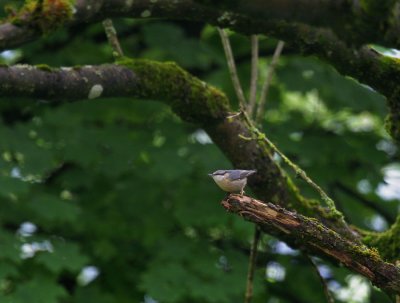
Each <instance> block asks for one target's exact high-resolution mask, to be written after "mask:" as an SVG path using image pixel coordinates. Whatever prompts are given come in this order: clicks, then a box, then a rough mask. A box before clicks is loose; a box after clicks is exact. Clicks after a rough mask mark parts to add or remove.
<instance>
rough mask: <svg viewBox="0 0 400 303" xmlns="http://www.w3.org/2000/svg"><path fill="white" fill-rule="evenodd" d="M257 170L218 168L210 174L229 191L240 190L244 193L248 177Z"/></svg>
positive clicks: (223, 188) (220, 185)
mask: <svg viewBox="0 0 400 303" xmlns="http://www.w3.org/2000/svg"><path fill="white" fill-rule="evenodd" d="M256 172H257V171H256V170H241V169H233V170H217V171H215V172H213V173H212V174H208V175H209V176H210V177H212V178H213V179H214V181H215V183H217V185H218V186H219V187H220V188H221V189H222V190H224V191H227V192H230V193H232V192H240V194H241V195H243V193H244V190H243V189H244V187H245V186H246V184H247V177H248V176H250V175H252V174H254V173H256Z"/></svg>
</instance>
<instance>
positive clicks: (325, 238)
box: [221, 195, 400, 294]
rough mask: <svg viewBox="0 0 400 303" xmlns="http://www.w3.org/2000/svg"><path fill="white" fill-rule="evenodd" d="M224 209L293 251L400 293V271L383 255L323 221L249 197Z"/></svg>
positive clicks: (236, 198) (233, 198)
mask: <svg viewBox="0 0 400 303" xmlns="http://www.w3.org/2000/svg"><path fill="white" fill-rule="evenodd" d="M221 203H222V206H223V207H224V208H225V209H227V210H228V211H230V212H232V213H235V214H238V215H240V216H242V217H243V218H244V219H246V220H248V221H251V222H253V223H255V224H257V225H258V226H259V227H260V228H261V230H262V231H264V232H267V233H269V234H273V235H276V236H277V237H279V239H283V240H284V241H286V242H287V243H289V244H290V245H292V246H293V247H297V248H300V249H302V250H305V251H307V252H310V253H312V254H316V255H319V256H322V257H324V258H329V259H330V260H333V261H335V262H336V263H340V264H343V265H344V266H346V267H348V268H349V269H351V270H352V271H355V272H358V273H359V274H361V275H363V276H365V277H367V278H368V279H369V280H370V281H371V282H372V283H373V284H374V285H376V286H378V287H380V288H382V289H384V290H386V291H389V292H392V293H397V294H399V293H400V268H399V267H397V266H396V265H394V264H391V263H386V262H384V261H383V259H382V258H381V257H380V255H379V253H378V252H377V251H376V250H374V249H370V248H368V247H367V246H365V245H364V244H360V243H355V242H352V241H349V240H348V239H346V238H344V237H342V236H341V235H340V234H338V233H336V232H335V231H333V230H332V229H330V228H328V227H326V226H325V225H323V224H321V223H320V222H319V221H317V220H315V219H313V218H309V217H305V216H303V215H300V214H298V213H294V212H291V211H288V210H286V209H284V208H282V207H280V206H277V205H275V204H272V203H265V202H262V201H259V200H255V199H252V198H250V197H247V196H240V195H230V196H229V197H228V198H226V199H225V200H223V201H222V202H221Z"/></svg>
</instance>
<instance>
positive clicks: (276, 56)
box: [256, 41, 285, 123]
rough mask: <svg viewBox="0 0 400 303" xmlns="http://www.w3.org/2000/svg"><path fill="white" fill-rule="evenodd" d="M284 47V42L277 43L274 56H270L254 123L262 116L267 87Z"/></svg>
mask: <svg viewBox="0 0 400 303" xmlns="http://www.w3.org/2000/svg"><path fill="white" fill-rule="evenodd" d="M284 46H285V42H283V41H279V42H278V45H277V46H276V48H275V51H274V55H273V56H272V61H271V63H270V64H269V67H268V72H267V76H266V78H265V81H264V84H263V86H262V89H261V96H260V100H259V102H258V109H257V116H256V121H257V123H259V122H260V121H261V119H262V117H263V115H264V110H265V102H266V99H267V96H268V91H269V87H270V85H271V81H272V76H273V75H274V71H275V67H276V64H277V63H278V60H279V57H280V55H281V53H282V49H283V47H284Z"/></svg>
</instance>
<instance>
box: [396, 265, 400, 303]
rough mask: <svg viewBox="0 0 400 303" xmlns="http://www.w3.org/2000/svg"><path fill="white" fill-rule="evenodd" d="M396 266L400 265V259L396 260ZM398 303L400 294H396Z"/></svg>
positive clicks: (399, 302)
mask: <svg viewBox="0 0 400 303" xmlns="http://www.w3.org/2000/svg"><path fill="white" fill-rule="evenodd" d="M396 266H397V267H400V260H397V261H396ZM396 303H400V295H397V296H396Z"/></svg>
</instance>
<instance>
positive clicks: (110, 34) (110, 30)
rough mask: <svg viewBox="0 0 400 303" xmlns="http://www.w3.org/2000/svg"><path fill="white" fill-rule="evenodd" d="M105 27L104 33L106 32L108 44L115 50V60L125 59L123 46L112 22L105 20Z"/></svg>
mask: <svg viewBox="0 0 400 303" xmlns="http://www.w3.org/2000/svg"><path fill="white" fill-rule="evenodd" d="M103 27H104V31H105V32H106V36H107V39H108V43H110V45H111V47H112V49H113V56H114V58H120V57H123V56H124V53H123V52H122V48H121V45H120V44H119V41H118V37H117V31H116V30H115V27H114V25H113V22H112V20H111V19H105V20H104V21H103Z"/></svg>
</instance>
